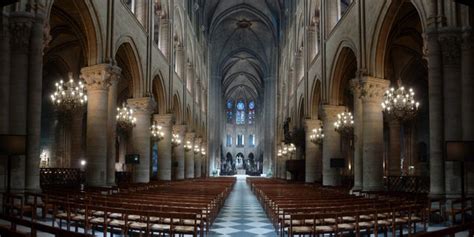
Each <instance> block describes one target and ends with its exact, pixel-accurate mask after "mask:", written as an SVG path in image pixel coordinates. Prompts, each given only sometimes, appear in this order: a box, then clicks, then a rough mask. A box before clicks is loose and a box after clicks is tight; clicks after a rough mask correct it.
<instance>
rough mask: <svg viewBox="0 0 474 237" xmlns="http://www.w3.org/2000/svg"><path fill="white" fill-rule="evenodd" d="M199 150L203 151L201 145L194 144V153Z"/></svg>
mask: <svg viewBox="0 0 474 237" xmlns="http://www.w3.org/2000/svg"><path fill="white" fill-rule="evenodd" d="M199 152H201V148H200V147H199V145H194V154H196V155H197V154H199Z"/></svg>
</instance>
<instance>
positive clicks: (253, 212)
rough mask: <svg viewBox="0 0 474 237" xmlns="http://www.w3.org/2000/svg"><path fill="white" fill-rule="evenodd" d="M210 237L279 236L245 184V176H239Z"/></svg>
mask: <svg viewBox="0 0 474 237" xmlns="http://www.w3.org/2000/svg"><path fill="white" fill-rule="evenodd" d="M209 236H212V237H214V236H239V237H246V236H277V234H276V232H275V229H274V228H273V225H272V224H271V223H270V221H269V219H268V218H267V216H266V214H265V212H264V211H263V209H262V207H261V206H260V203H259V202H258V201H257V198H256V197H255V195H254V194H253V193H252V191H250V187H249V186H248V185H247V183H246V182H245V176H243V175H237V182H236V184H235V186H234V189H233V190H232V192H231V193H230V195H229V197H228V198H227V200H226V202H225V205H224V207H223V208H222V209H221V211H220V213H219V215H218V217H217V219H216V220H215V222H214V224H213V225H212V227H211V229H210V233H209Z"/></svg>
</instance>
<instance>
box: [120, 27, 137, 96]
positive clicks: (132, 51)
mask: <svg viewBox="0 0 474 237" xmlns="http://www.w3.org/2000/svg"><path fill="white" fill-rule="evenodd" d="M116 45H117V48H116V50H115V51H114V55H115V60H116V61H117V65H118V66H119V67H120V68H121V69H122V76H123V77H124V78H125V79H127V80H128V81H129V82H131V85H130V84H129V86H130V87H131V93H132V96H133V97H141V96H143V91H144V90H143V89H144V88H143V80H144V79H143V70H142V66H141V65H142V63H141V60H140V57H139V54H138V51H137V48H136V45H135V43H134V41H133V38H132V37H131V36H122V37H121V38H119V39H118V40H117V43H116Z"/></svg>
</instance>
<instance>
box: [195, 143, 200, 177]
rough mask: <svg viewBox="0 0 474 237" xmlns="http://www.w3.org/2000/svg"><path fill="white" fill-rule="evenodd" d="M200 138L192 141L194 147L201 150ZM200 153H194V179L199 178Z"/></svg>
mask: <svg viewBox="0 0 474 237" xmlns="http://www.w3.org/2000/svg"><path fill="white" fill-rule="evenodd" d="M201 143H202V138H200V137H198V138H195V139H194V146H197V147H199V148H201ZM201 163H202V160H201V151H199V152H195V153H194V178H201Z"/></svg>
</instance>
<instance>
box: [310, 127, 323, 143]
mask: <svg viewBox="0 0 474 237" xmlns="http://www.w3.org/2000/svg"><path fill="white" fill-rule="evenodd" d="M312 132H313V133H312V134H311V135H310V136H309V140H310V141H311V142H312V143H314V144H322V143H323V139H324V133H323V129H322V128H315V129H313V131H312Z"/></svg>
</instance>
